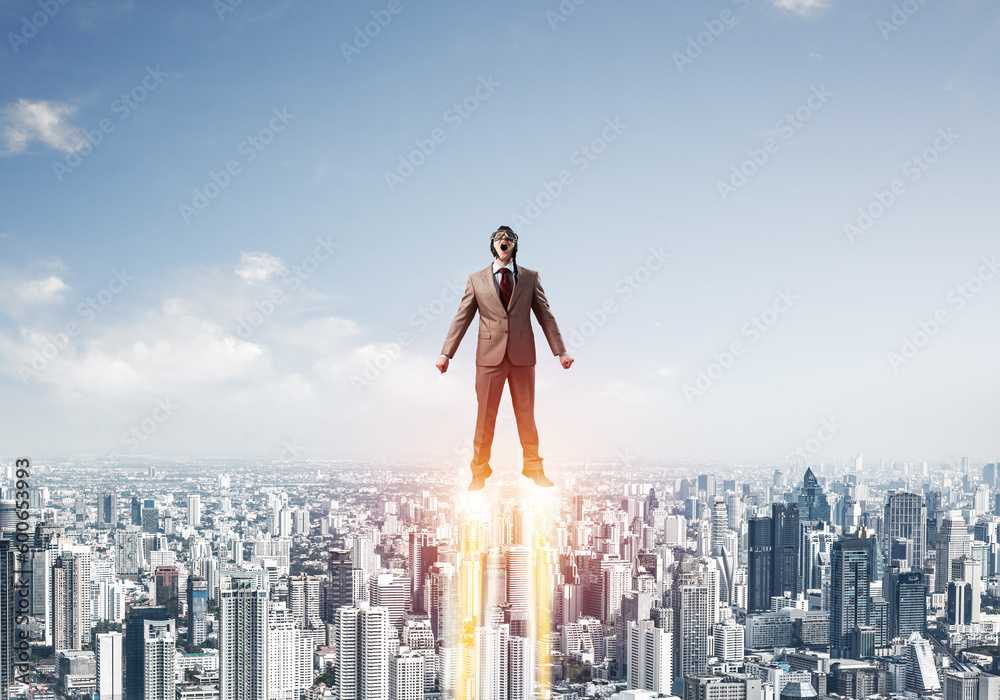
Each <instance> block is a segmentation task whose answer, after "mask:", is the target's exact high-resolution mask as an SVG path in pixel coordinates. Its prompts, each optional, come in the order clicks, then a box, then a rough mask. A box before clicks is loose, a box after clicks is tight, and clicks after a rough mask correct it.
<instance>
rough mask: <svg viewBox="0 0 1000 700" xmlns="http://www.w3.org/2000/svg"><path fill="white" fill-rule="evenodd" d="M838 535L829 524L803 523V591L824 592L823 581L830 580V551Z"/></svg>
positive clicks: (801, 551) (800, 552)
mask: <svg viewBox="0 0 1000 700" xmlns="http://www.w3.org/2000/svg"><path fill="white" fill-rule="evenodd" d="M834 539H836V534H835V533H834V532H833V530H832V528H831V526H830V525H829V523H826V522H820V521H817V522H814V523H803V526H802V544H801V547H800V550H799V555H800V557H801V559H802V591H808V590H822V588H823V581H824V580H829V578H830V550H831V547H832V546H833V541H834Z"/></svg>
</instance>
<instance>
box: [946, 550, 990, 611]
mask: <svg viewBox="0 0 1000 700" xmlns="http://www.w3.org/2000/svg"><path fill="white" fill-rule="evenodd" d="M982 567H983V565H982V562H981V561H979V560H978V559H974V558H972V557H968V556H963V557H959V558H958V559H955V560H953V561H952V563H951V568H952V572H951V581H950V582H949V583H948V609H947V613H948V624H950V625H971V624H974V623H977V622H979V620H980V610H979V608H980V605H981V590H982V585H983V580H982V579H983V575H982Z"/></svg>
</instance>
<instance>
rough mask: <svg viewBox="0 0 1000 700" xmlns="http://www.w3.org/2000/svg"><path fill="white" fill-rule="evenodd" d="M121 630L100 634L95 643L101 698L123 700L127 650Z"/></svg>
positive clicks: (98, 694) (98, 687)
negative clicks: (124, 646)
mask: <svg viewBox="0 0 1000 700" xmlns="http://www.w3.org/2000/svg"><path fill="white" fill-rule="evenodd" d="M122 642H123V638H122V634H121V632H107V633H104V634H98V635H97V637H96V640H95V645H94V655H95V656H96V661H97V688H96V690H97V696H98V697H100V699H101V700H122V697H123V696H122V691H123V687H122V682H123V680H124V675H125V674H124V671H125V650H124V648H123V646H122Z"/></svg>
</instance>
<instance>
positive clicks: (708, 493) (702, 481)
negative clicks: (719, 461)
mask: <svg viewBox="0 0 1000 700" xmlns="http://www.w3.org/2000/svg"><path fill="white" fill-rule="evenodd" d="M702 491H704V492H705V497H706V498H712V496H714V495H715V475H714V474H702V475H701V476H699V477H698V492H699V493H700V492H702Z"/></svg>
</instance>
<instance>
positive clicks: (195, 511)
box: [187, 493, 201, 527]
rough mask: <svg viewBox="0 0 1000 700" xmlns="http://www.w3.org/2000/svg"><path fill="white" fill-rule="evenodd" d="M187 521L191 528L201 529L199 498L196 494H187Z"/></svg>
mask: <svg viewBox="0 0 1000 700" xmlns="http://www.w3.org/2000/svg"><path fill="white" fill-rule="evenodd" d="M187 505H188V512H187V521H188V525H190V526H191V527H201V496H199V495H198V494H196V493H192V494H188V502H187Z"/></svg>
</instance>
